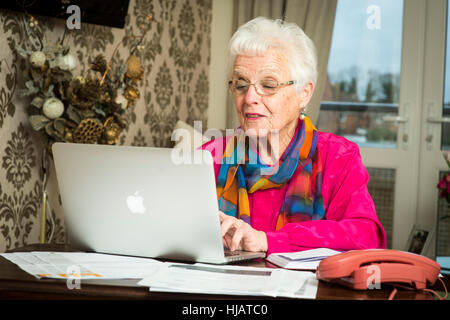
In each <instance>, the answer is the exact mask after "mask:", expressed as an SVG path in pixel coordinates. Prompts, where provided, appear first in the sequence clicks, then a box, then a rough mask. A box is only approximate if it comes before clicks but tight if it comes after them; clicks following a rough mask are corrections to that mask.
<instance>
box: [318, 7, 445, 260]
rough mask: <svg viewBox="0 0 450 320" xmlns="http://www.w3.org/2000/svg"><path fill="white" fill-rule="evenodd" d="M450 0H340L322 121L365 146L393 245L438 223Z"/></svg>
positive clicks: (381, 214)
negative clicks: (414, 230)
mask: <svg viewBox="0 0 450 320" xmlns="http://www.w3.org/2000/svg"><path fill="white" fill-rule="evenodd" d="M445 2H446V1H445V0H438V1H436V0H426V1H424V0H361V1H354V0H339V1H338V8H337V12H336V22H335V27H334V33H333V40H332V45H331V51H330V60H329V65H328V75H329V81H328V85H327V88H326V89H325V92H324V97H323V102H322V106H321V112H320V116H319V121H318V128H319V130H322V131H331V132H335V133H336V134H340V135H342V136H344V137H346V138H348V139H349V140H352V141H354V142H356V143H357V144H358V145H359V146H360V152H361V156H362V159H363V162H364V165H365V166H366V167H367V169H368V171H369V174H370V177H371V178H370V182H369V192H370V193H371V195H372V198H373V199H374V202H375V206H376V209H377V213H378V215H379V217H380V220H381V222H382V224H383V225H384V227H385V230H386V233H387V238H388V248H394V249H400V250H403V249H405V247H406V244H407V242H408V237H409V235H410V232H411V230H412V228H413V226H414V225H417V224H420V225H421V226H424V227H426V228H431V229H432V228H433V226H435V225H436V224H435V223H436V220H437V219H436V217H437V189H436V184H437V181H438V173H439V170H443V169H445V166H444V165H445V162H444V160H443V157H442V155H441V153H440V148H441V142H440V140H441V136H440V134H441V124H440V123H439V122H438V120H439V119H440V118H442V110H443V107H442V106H443V103H442V97H443V95H442V91H443V79H444V74H443V71H442V70H443V64H444V56H443V54H444V50H443V46H444V43H445V26H446V24H445V18H446V3H445ZM428 96H430V98H428ZM449 100H450V99H449ZM425 105H427V106H425ZM432 105H433V106H434V107H431V106H432ZM430 108H431V109H433V111H432V112H435V113H433V114H429V112H431V111H429V110H430ZM428 117H435V118H433V119H431V120H432V121H434V120H435V121H434V122H427V121H426V119H428ZM427 130H428V131H427ZM430 135H432V138H430ZM430 139H431V144H430V143H428V144H427V142H426V141H430ZM441 234H442V232H441ZM430 252H431V253H429V254H428V255H433V254H434V242H432V245H431V246H430Z"/></svg>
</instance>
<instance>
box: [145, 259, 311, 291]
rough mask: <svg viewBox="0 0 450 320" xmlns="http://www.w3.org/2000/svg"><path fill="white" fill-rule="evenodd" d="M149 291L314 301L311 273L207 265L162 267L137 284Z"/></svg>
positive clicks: (168, 265) (171, 265)
mask: <svg viewBox="0 0 450 320" xmlns="http://www.w3.org/2000/svg"><path fill="white" fill-rule="evenodd" d="M138 285H141V286H147V287H149V290H150V291H158V292H186V293H201V294H223V295H249V296H272V297H289V298H305V299H315V297H316V294H317V286H318V280H317V279H316V276H315V274H314V273H312V272H307V271H290V270H283V269H273V268H252V267H241V266H215V265H206V264H201V263H197V264H193V265H188V264H165V265H161V266H158V271H157V272H155V273H153V274H152V275H150V276H147V277H146V278H144V279H143V280H142V281H140V282H139V283H138Z"/></svg>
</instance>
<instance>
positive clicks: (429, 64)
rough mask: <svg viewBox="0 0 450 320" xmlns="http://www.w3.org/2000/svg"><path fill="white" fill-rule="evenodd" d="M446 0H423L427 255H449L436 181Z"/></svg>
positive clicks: (447, 220) (441, 168)
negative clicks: (432, 233)
mask: <svg viewBox="0 0 450 320" xmlns="http://www.w3.org/2000/svg"><path fill="white" fill-rule="evenodd" d="M448 12H449V7H448V3H447V1H446V0H437V1H436V0H433V1H427V6H426V25H425V59H424V66H423V70H424V71H423V98H422V109H421V114H420V118H421V120H420V123H421V136H420V158H419V163H420V168H419V186H418V197H417V200H418V201H417V223H418V224H420V225H423V226H425V228H429V229H430V230H433V231H435V237H434V238H435V239H434V240H435V241H433V242H432V244H433V245H432V246H431V248H430V253H429V255H431V256H436V255H437V256H442V255H446V256H449V255H450V216H449V214H450V210H449V206H448V203H446V201H445V200H444V199H439V192H438V190H437V188H436V185H437V183H438V181H439V179H440V177H441V176H442V175H443V174H444V173H445V172H448V171H449V167H448V166H447V163H446V161H445V160H444V157H443V155H442V151H444V150H450V117H449V115H450V65H449V64H450V40H449V36H450V35H449V34H448V31H447V30H448V16H449V15H448Z"/></svg>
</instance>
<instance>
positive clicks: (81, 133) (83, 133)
mask: <svg viewBox="0 0 450 320" xmlns="http://www.w3.org/2000/svg"><path fill="white" fill-rule="evenodd" d="M102 132H103V126H102V125H101V124H100V123H98V121H96V120H94V119H84V120H82V121H81V122H80V124H79V125H78V127H77V128H76V129H75V130H74V131H73V134H72V139H73V141H74V142H76V143H97V141H98V139H99V138H100V136H101V135H102Z"/></svg>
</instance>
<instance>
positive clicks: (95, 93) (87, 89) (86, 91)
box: [74, 79, 100, 109]
mask: <svg viewBox="0 0 450 320" xmlns="http://www.w3.org/2000/svg"><path fill="white" fill-rule="evenodd" d="M76 95H77V97H78V100H77V101H76V102H75V103H74V105H76V106H77V107H78V108H81V109H85V108H90V107H91V106H92V105H93V104H94V103H95V102H96V101H98V100H99V96H100V86H99V84H98V82H97V80H94V79H86V82H85V83H84V84H82V85H81V86H80V87H79V88H78V92H76Z"/></svg>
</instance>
